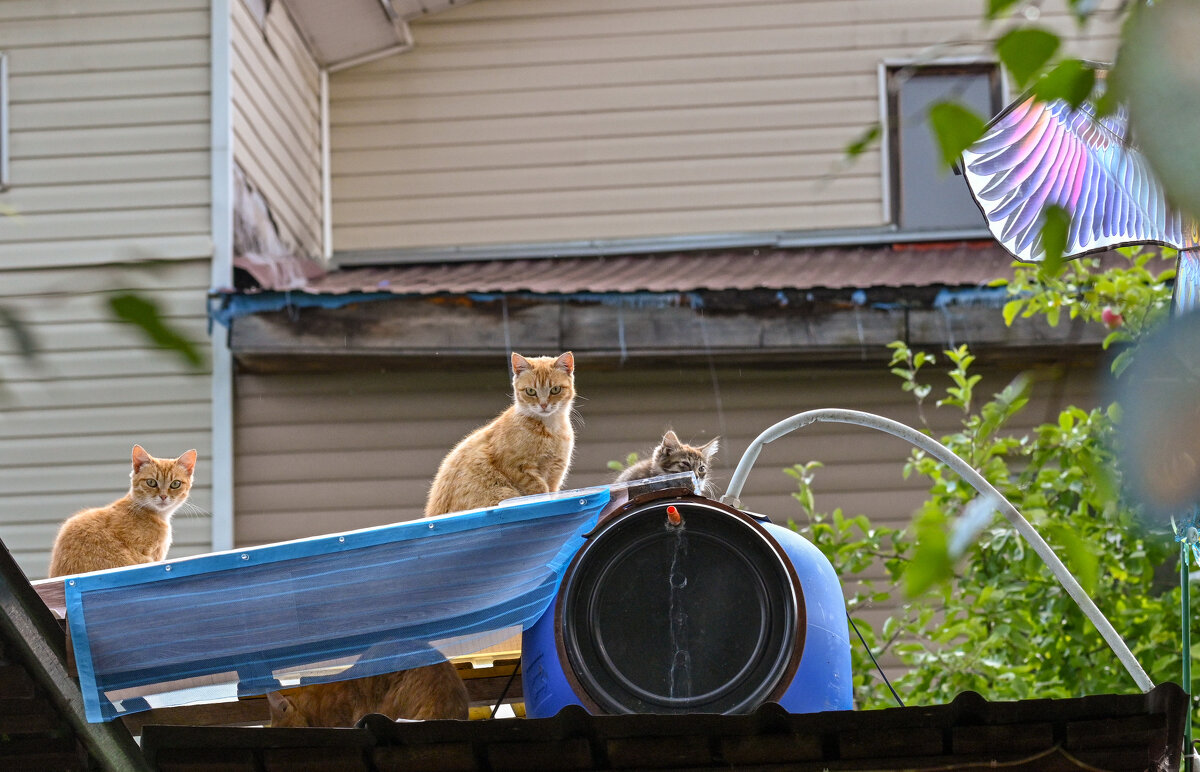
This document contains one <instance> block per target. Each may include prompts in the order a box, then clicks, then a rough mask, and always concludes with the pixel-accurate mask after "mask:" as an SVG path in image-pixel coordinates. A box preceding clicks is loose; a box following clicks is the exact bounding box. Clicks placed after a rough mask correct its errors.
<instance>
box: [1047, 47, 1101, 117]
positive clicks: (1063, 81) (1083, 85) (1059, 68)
mask: <svg viewBox="0 0 1200 772" xmlns="http://www.w3.org/2000/svg"><path fill="white" fill-rule="evenodd" d="M1095 87H1096V71H1095V70H1094V69H1093V68H1091V67H1089V66H1087V65H1086V64H1084V63H1083V62H1081V61H1079V60H1078V59H1067V60H1065V61H1062V62H1059V63H1058V64H1057V65H1056V66H1055V67H1054V69H1052V70H1051V71H1050V72H1048V73H1046V74H1045V75H1044V76H1042V78H1041V79H1040V80H1038V82H1037V83H1035V84H1034V86H1033V93H1034V94H1035V95H1037V97H1038V99H1041V100H1042V101H1044V102H1050V101H1053V100H1055V99H1061V100H1063V101H1064V102H1066V103H1067V104H1069V105H1071V106H1072V107H1079V106H1080V105H1081V104H1083V103H1084V101H1086V100H1087V98H1088V97H1089V96H1091V93H1092V90H1093V89H1094V88H1095Z"/></svg>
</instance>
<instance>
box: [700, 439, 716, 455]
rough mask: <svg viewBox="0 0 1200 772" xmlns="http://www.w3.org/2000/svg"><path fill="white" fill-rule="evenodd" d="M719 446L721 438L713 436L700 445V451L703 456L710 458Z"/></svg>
mask: <svg viewBox="0 0 1200 772" xmlns="http://www.w3.org/2000/svg"><path fill="white" fill-rule="evenodd" d="M720 447H721V438H720V437H713V438H712V439H711V440H709V441H708V442H706V443H704V444H703V445H701V446H700V452H702V453H703V454H704V457H705V458H706V459H711V458H712V457H713V456H715V455H717V450H718V449H719V448H720Z"/></svg>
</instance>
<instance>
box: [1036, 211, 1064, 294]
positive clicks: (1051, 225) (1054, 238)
mask: <svg viewBox="0 0 1200 772" xmlns="http://www.w3.org/2000/svg"><path fill="white" fill-rule="evenodd" d="M1070 227H1071V214H1070V213H1069V212H1068V211H1067V210H1066V209H1063V208H1062V207H1061V206H1059V205H1058V204H1051V205H1050V206H1047V207H1046V208H1044V209H1042V233H1041V238H1042V249H1043V257H1042V262H1041V265H1040V266H1039V278H1041V279H1043V280H1045V279H1053V278H1054V277H1055V276H1058V275H1059V274H1060V273H1062V264H1063V254H1064V253H1065V252H1066V251H1067V232H1068V230H1069V229H1070Z"/></svg>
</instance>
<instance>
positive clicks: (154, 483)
mask: <svg viewBox="0 0 1200 772" xmlns="http://www.w3.org/2000/svg"><path fill="white" fill-rule="evenodd" d="M146 484H147V485H149V486H150V487H151V488H157V487H158V480H147V481H146Z"/></svg>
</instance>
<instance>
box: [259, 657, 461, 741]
mask: <svg viewBox="0 0 1200 772" xmlns="http://www.w3.org/2000/svg"><path fill="white" fill-rule="evenodd" d="M267 704H268V705H269V706H270V709H271V726H272V727H281V726H354V724H355V723H357V722H358V720H359V719H360V718H362V717H363V716H365V715H367V714H368V713H382V714H383V715H385V716H387V717H388V718H390V719H392V720H395V719H397V718H407V719H436V718H457V719H466V718H467V715H468V711H469V706H470V700H469V698H468V697H467V687H466V686H465V685H464V684H463V682H462V679H461V678H459V676H458V671H457V670H455V669H454V666H453V665H451V664H450V663H449V662H439V663H438V664H436V665H428V666H426V667H418V668H414V669H412V670H404V671H401V672H399V673H386V674H384V675H377V676H365V677H363V678H353V679H350V680H348V681H333V682H331V683H327V684H311V685H308V686H302V687H298V688H293V689H289V690H287V691H285V692H271V693H270V694H268V695H267Z"/></svg>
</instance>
